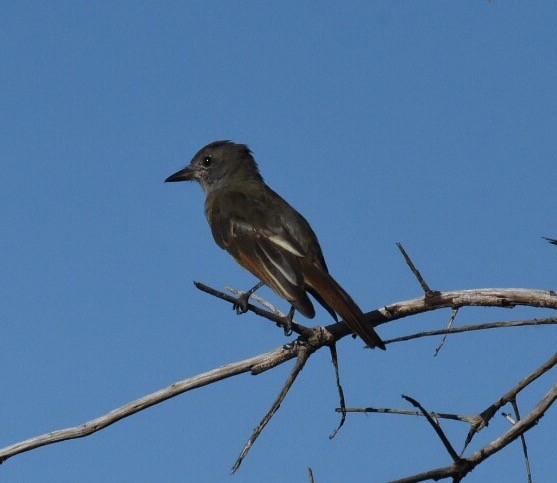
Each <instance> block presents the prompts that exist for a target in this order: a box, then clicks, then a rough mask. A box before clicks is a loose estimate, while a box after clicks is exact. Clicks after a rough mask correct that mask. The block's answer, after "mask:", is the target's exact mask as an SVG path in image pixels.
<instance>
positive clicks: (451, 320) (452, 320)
mask: <svg viewBox="0 0 557 483" xmlns="http://www.w3.org/2000/svg"><path fill="white" fill-rule="evenodd" d="M456 314H458V308H456V309H453V313H452V314H451V318H450V319H449V323H448V324H447V327H446V328H445V330H446V331H447V332H446V333H445V335H444V336H443V339H441V343H440V344H439V346H438V347H437V349H435V354H433V357H437V354H439V351H440V350H441V348H442V347H443V346H444V345H445V341H446V340H447V337H448V336H449V334H450V333H451V330H452V328H453V324H454V319H455V317H456Z"/></svg>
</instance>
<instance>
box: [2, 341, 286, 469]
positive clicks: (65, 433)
mask: <svg viewBox="0 0 557 483" xmlns="http://www.w3.org/2000/svg"><path fill="white" fill-rule="evenodd" d="M295 356H296V354H295V353H293V352H291V351H288V350H286V349H285V348H283V347H280V348H277V349H275V350H273V351H270V352H267V353H265V354H261V355H259V356H256V357H252V358H250V359H245V360H243V361H239V362H233V363H231V364H227V365H225V366H222V367H219V368H217V369H213V370H212V371H208V372H204V373H202V374H199V375H197V376H194V377H190V378H188V379H184V380H183V381H179V382H176V383H174V384H172V385H171V386H168V387H165V388H164V389H160V390H159V391H157V392H154V393H152V394H149V395H147V396H144V397H142V398H139V399H136V400H135V401H132V402H130V403H127V404H124V405H123V406H120V407H119V408H117V409H114V410H112V411H111V412H109V413H108V414H105V415H103V416H100V417H98V418H95V419H93V420H91V421H87V422H86V423H83V424H80V425H79V426H74V427H71V428H66V429H59V430H57V431H51V432H48V433H45V434H42V435H40V436H35V437H33V438H30V439H26V440H25V441H21V442H19V443H16V444H13V445H11V446H6V447H5V448H2V449H0V463H1V462H4V461H6V460H7V459H8V458H10V457H12V456H15V455H17V454H20V453H24V452H25V451H30V450H32V449H35V448H39V447H41V446H46V445H49V444H52V443H58V442H60V441H66V440H68V439H75V438H83V437H85V436H89V435H90V434H93V433H96V432H97V431H100V430H101V429H104V428H106V427H107V426H110V425H112V424H114V423H116V422H117V421H120V420H121V419H124V418H127V417H128V416H131V415H132V414H135V413H137V412H139V411H142V410H143V409H146V408H148V407H151V406H154V405H155V404H159V403H161V402H163V401H166V400H167V399H170V398H173V397H175V396H178V395H179V394H183V393H185V392H187V391H191V390H192V389H196V388H198V387H202V386H206V385H207V384H211V383H213V382H217V381H221V380H223V379H227V378H229V377H232V376H236V375H238V374H242V373H245V372H250V371H251V370H252V368H253V367H256V366H258V365H261V364H267V365H269V366H270V367H274V366H276V365H277V364H279V363H280V362H279V361H282V362H284V361H286V360H289V359H292V358H294V357H295Z"/></svg>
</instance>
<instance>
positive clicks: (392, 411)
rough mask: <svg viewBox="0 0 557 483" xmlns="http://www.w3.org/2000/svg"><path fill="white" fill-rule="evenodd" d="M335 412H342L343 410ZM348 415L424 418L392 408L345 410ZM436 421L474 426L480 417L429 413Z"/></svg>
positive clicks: (418, 412) (339, 409) (420, 414)
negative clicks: (397, 415) (365, 414)
mask: <svg viewBox="0 0 557 483" xmlns="http://www.w3.org/2000/svg"><path fill="white" fill-rule="evenodd" d="M335 411H337V412H342V410H341V408H336V409H335ZM345 412H346V413H378V414H402V415H404V416H423V413H422V412H421V411H410V410H408V409H392V408H372V407H366V408H345ZM429 415H430V416H431V417H432V418H434V419H452V420H453V421H461V422H463V423H468V424H474V423H475V422H476V419H477V418H478V416H462V415H460V414H450V413H437V412H429Z"/></svg>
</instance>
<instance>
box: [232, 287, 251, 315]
mask: <svg viewBox="0 0 557 483" xmlns="http://www.w3.org/2000/svg"><path fill="white" fill-rule="evenodd" d="M250 296H251V292H246V293H243V294H242V295H240V296H239V297H238V298H237V299H236V302H234V303H233V304H232V310H235V311H236V314H238V315H242V314H245V313H246V312H247V311H248V300H249V298H250Z"/></svg>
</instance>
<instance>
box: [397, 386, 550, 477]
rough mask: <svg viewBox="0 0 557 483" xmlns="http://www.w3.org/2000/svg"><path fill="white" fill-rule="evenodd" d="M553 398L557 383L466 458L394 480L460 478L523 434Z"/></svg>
mask: <svg viewBox="0 0 557 483" xmlns="http://www.w3.org/2000/svg"><path fill="white" fill-rule="evenodd" d="M555 399H557V383H556V384H554V385H553V386H552V387H551V389H550V390H549V391H548V392H547V394H546V395H545V396H544V397H543V398H542V400H541V401H540V402H538V404H536V406H535V407H534V408H533V409H532V411H530V413H529V414H528V415H527V416H526V417H525V418H524V419H521V420H520V421H518V422H517V423H516V424H515V425H514V426H513V427H512V428H511V429H509V430H508V431H507V432H506V433H504V434H503V435H502V436H500V437H499V438H497V439H496V440H495V441H493V442H491V443H489V444H487V445H485V446H484V447H483V448H480V449H479V450H478V451H476V452H475V453H473V454H472V455H471V456H469V457H468V458H463V459H461V460H460V461H458V462H455V463H453V464H452V465H450V466H446V467H443V468H437V469H435V470H431V471H426V472H424V473H419V474H417V475H414V476H410V477H407V478H403V479H400V480H396V483H411V482H417V481H425V480H436V481H437V480H440V479H441V478H453V479H457V480H460V479H462V478H463V477H464V476H466V475H467V474H468V473H469V472H470V471H472V470H473V469H474V468H475V467H476V466H477V465H479V464H480V463H481V462H482V461H484V460H485V459H487V458H489V457H490V456H491V455H492V454H494V453H496V452H498V451H500V450H501V449H503V448H504V447H505V446H507V445H508V444H510V443H511V442H512V441H514V440H515V439H516V438H518V437H519V436H520V435H521V434H524V433H525V432H526V431H528V430H529V429H530V428H532V427H533V426H535V425H536V424H537V423H538V421H539V420H540V419H541V418H542V417H543V415H544V414H545V412H546V411H547V409H548V408H549V407H550V406H551V405H552V404H553V403H554V402H555Z"/></svg>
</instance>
